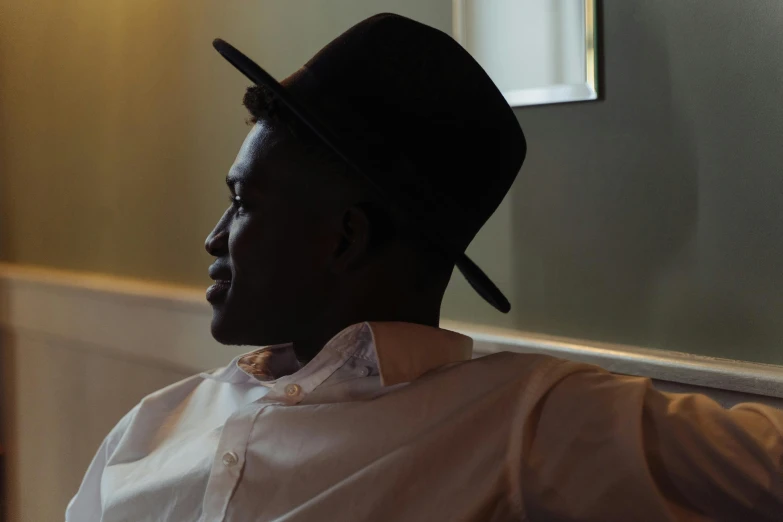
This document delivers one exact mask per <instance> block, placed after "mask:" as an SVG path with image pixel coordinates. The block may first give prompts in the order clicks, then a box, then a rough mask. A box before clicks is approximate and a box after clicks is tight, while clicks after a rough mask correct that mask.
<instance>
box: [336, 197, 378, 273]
mask: <svg viewBox="0 0 783 522" xmlns="http://www.w3.org/2000/svg"><path fill="white" fill-rule="evenodd" d="M369 246H370V218H369V216H368V215H367V212H366V211H365V210H364V209H363V208H362V207H361V206H356V205H355V206H352V207H350V208H348V209H346V210H345V212H344V213H343V216H342V221H341V228H340V237H339V241H338V243H337V246H336V247H335V250H334V253H333V255H332V269H333V270H334V271H335V272H345V271H348V270H351V269H352V268H354V267H356V266H357V265H359V264H360V263H361V262H362V261H363V260H364V259H365V258H366V255H367V253H368V251H369Z"/></svg>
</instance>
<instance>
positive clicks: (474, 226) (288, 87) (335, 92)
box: [213, 14, 527, 312]
mask: <svg viewBox="0 0 783 522" xmlns="http://www.w3.org/2000/svg"><path fill="white" fill-rule="evenodd" d="M213 45H214V47H215V49H217V51H218V52H219V53H220V54H221V55H223V57H224V58H226V59H227V60H228V61H229V62H230V63H231V64H233V65H234V66H235V67H236V68H237V69H239V70H240V71H241V72H242V73H243V74H244V75H245V76H247V77H248V78H249V79H250V80H252V81H253V82H254V83H255V84H257V85H261V86H264V87H265V88H266V89H268V90H269V91H271V93H272V95H273V96H274V97H275V99H276V100H279V101H280V102H282V103H283V104H284V106H285V107H286V108H287V109H288V110H289V112H290V113H292V114H293V115H294V116H295V117H296V118H298V119H299V120H300V123H303V124H304V125H305V126H306V127H308V128H309V129H310V130H311V131H312V132H313V133H314V134H315V135H316V136H317V137H318V138H319V139H320V140H322V141H323V143H324V144H325V145H326V146H328V147H329V148H331V149H332V150H333V151H334V152H335V153H336V154H337V155H338V156H339V157H340V158H341V159H342V160H343V161H344V162H345V163H346V164H347V165H348V166H349V167H350V168H351V169H352V170H354V171H356V172H357V173H358V174H359V175H361V176H362V177H363V178H365V179H366V180H367V182H369V184H370V185H371V186H372V187H374V188H375V189H376V191H377V192H378V193H379V194H381V195H382V196H383V197H384V198H385V199H386V201H387V202H388V203H389V204H390V205H392V206H394V207H395V208H396V209H398V210H399V212H400V213H401V214H402V215H404V216H406V218H407V219H409V220H410V221H411V222H414V223H415V224H416V226H415V229H416V230H417V231H418V233H420V234H421V236H422V237H423V238H424V239H425V240H426V241H428V242H430V243H431V244H433V245H434V246H436V247H437V248H438V249H440V250H442V251H443V252H444V253H445V254H446V255H448V256H449V257H450V259H451V260H452V261H454V263H455V264H456V266H457V267H458V268H459V269H460V271H461V272H462V274H463V275H464V276H465V278H466V279H467V280H468V282H469V283H470V284H471V286H472V287H473V288H474V289H475V290H476V291H477V292H478V293H479V294H480V295H481V296H482V297H483V298H484V299H486V300H487V301H488V302H489V303H490V304H492V305H493V306H494V307H495V308H497V309H498V310H500V311H501V312H508V311H509V310H510V309H511V306H510V304H509V302H508V300H507V299H506V298H505V296H504V295H503V294H502V293H501V292H500V290H498V288H497V287H496V286H495V284H494V283H492V281H491V280H490V279H489V278H488V277H487V276H486V274H484V272H483V271H482V270H481V269H480V268H479V267H478V266H477V265H476V264H475V263H473V261H471V260H470V259H469V258H468V256H467V255H466V254H465V249H466V248H467V247H468V245H469V244H470V242H471V241H472V240H473V238H474V236H475V235H476V233H477V232H478V231H479V229H480V228H481V227H482V226H483V225H484V223H485V222H486V221H487V219H488V218H489V217H490V216H491V215H492V213H493V212H494V211H495V209H497V207H498V205H499V204H500V202H501V201H502V199H503V197H504V196H505V195H506V193H507V192H508V190H509V188H510V187H511V184H512V183H513V181H514V178H515V177H516V175H517V173H518V172H519V169H520V167H521V166H522V162H523V161H524V159H525V153H526V150H527V147H526V143H525V136H524V134H523V133H522V129H521V128H520V126H519V122H518V121H517V119H516V117H515V115H514V113H513V111H512V110H511V108H510V107H509V105H508V103H507V102H506V100H505V99H504V98H503V95H502V94H501V93H500V91H499V90H498V88H497V87H496V86H495V84H494V83H493V82H492V80H491V79H490V78H489V76H488V75H487V73H486V72H484V70H483V69H482V68H481V66H480V65H479V64H478V63H477V62H476V61H475V60H474V59H473V57H472V56H471V55H470V54H469V53H468V52H467V51H466V50H465V49H463V48H462V46H460V45H459V44H458V43H457V42H456V41H455V40H454V39H453V38H451V37H450V36H449V35H447V34H445V33H443V32H442V31H439V30H437V29H434V28H432V27H429V26H427V25H424V24H421V23H419V22H416V21H413V20H410V19H408V18H405V17H403V16H399V15H395V14H379V15H376V16H373V17H371V18H368V19H366V20H364V21H362V22H360V23H358V24H357V25H355V26H353V27H352V28H350V29H348V30H347V31H346V32H345V33H343V34H342V35H340V36H339V37H337V38H336V39H335V40H333V41H332V42H331V43H329V44H328V45H327V46H326V47H324V48H323V49H322V50H321V51H319V52H318V53H317V54H316V55H315V56H314V57H313V58H312V59H311V60H310V61H308V62H307V63H306V64H305V65H304V66H303V67H302V68H301V69H299V70H298V71H297V72H295V73H294V74H292V75H291V76H289V77H288V78H286V79H285V80H283V81H282V82H278V81H276V80H275V79H274V78H272V76H270V75H269V74H268V73H267V72H266V71H264V70H263V69H262V68H261V67H259V66H258V65H256V64H255V63H254V62H253V61H252V60H250V59H249V58H248V57H247V56H245V55H244V54H242V53H241V52H240V51H238V50H237V49H235V48H234V47H232V46H231V45H230V44H228V43H227V42H225V41H223V40H220V39H217V40H215V41H214V42H213Z"/></svg>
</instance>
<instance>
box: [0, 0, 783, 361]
mask: <svg viewBox="0 0 783 522" xmlns="http://www.w3.org/2000/svg"><path fill="white" fill-rule="evenodd" d="M388 10H391V11H395V12H399V13H401V14H405V15H408V16H412V17H413V18H417V19H419V20H421V21H424V22H426V23H429V24H431V25H435V26H437V27H439V28H441V29H444V30H449V28H450V25H451V2H450V1H448V0H428V1H425V0H405V1H400V0H397V1H394V2H392V1H391V0H386V1H380V0H374V1H368V0H328V1H327V0H320V1H317V0H296V1H293V0H260V1H257V2H200V1H197V0H190V1H187V2H186V1H185V0H167V1H165V2H161V1H152V0H133V1H131V0H124V1H100V2H99V1H97V0H56V1H54V0H25V1H15V2H4V3H2V4H0V212H1V213H2V221H1V222H0V255H1V256H2V259H4V260H7V261H12V262H18V263H26V264H35V265H45V266H52V267H58V268H66V269H74V270H82V271H94V272H104V273H111V274H119V275H123V276H130V277H138V278H144V279H153V280H163V281H171V282H177V283H184V284H188V285H199V286H201V285H204V284H205V283H206V267H207V266H208V264H209V257H208V256H207V255H206V254H205V253H204V252H203V247H202V244H203V240H204V237H205V236H206V234H207V233H208V231H209V230H210V229H211V227H212V225H213V222H214V221H215V220H216V219H217V218H218V216H219V215H220V214H221V212H222V210H223V208H224V205H225V190H224V187H223V177H224V175H225V172H226V170H227V168H228V167H229V165H230V164H231V162H232V160H233V157H234V155H235V153H236V150H237V148H238V146H239V144H240V143H241V141H242V139H243V136H244V134H245V133H246V132H247V127H246V126H245V125H244V123H243V120H244V118H245V114H244V109H243V108H242V107H241V103H240V100H241V96H242V93H243V90H244V87H245V85H246V82H245V80H243V78H242V77H241V76H240V75H239V74H237V73H236V72H235V71H233V70H231V68H230V67H229V66H228V65H227V64H226V63H224V62H223V61H222V60H221V59H220V58H219V57H218V56H217V54H216V53H214V52H213V51H212V49H211V46H210V42H211V40H212V38H214V37H215V36H220V37H223V38H225V39H227V40H228V41H230V42H232V43H234V44H235V45H236V46H238V47H239V48H241V49H243V50H245V51H246V52H247V53H248V54H249V55H251V56H253V57H254V58H256V59H257V60H258V61H259V62H260V63H262V64H263V65H265V66H266V67H267V68H268V69H269V71H270V72H271V73H272V74H274V75H276V76H277V77H281V78H282V77H284V76H285V75H287V74H288V73H290V72H292V71H293V70H294V69H295V68H296V67H298V66H299V65H300V64H301V63H303V62H304V61H305V60H306V59H307V58H309V57H310V55H312V54H313V53H314V52H315V51H316V50H317V49H318V48H320V47H321V46H322V45H323V44H325V43H326V42H327V41H329V40H330V39H331V38H332V37H333V36H335V35H336V34H338V33H339V32H340V31H342V30H343V29H345V28H347V27H348V26H350V25H351V24H353V23H354V22H356V21H358V20H360V19H362V18H364V17H366V16H369V15H371V14H374V13H377V12H379V11H388ZM603 22H604V25H603V28H604V35H603V43H604V59H603V63H602V68H603V71H604V76H605V78H604V79H605V82H604V88H605V91H604V92H605V100H603V101H600V102H595V103H581V104H570V105H558V106H547V107H532V108H526V109H518V110H517V114H518V116H519V118H520V121H521V122H522V125H523V127H524V129H525V131H526V134H527V136H528V142H529V150H530V152H529V156H528V161H527V162H526V164H525V167H524V169H523V171H522V176H521V177H520V179H519V180H518V182H517V183H516V185H515V186H514V188H513V190H512V193H511V194H510V196H509V198H507V201H506V202H505V203H504V205H503V206H502V207H501V209H500V210H499V211H498V213H497V214H496V215H495V216H494V217H493V219H492V220H491V221H490V223H489V224H488V225H487V227H485V229H484V230H483V231H482V233H481V234H480V236H479V237H478V238H477V239H476V241H475V242H474V244H473V245H472V246H471V248H470V252H471V253H472V255H473V257H474V258H475V259H476V260H477V261H478V262H479V263H480V264H481V265H482V266H484V267H485V268H486V269H487V271H488V272H489V274H490V275H491V276H492V277H493V278H494V279H495V280H496V281H497V282H498V283H499V286H500V287H501V288H503V289H504V290H505V291H506V292H507V294H508V295H509V298H510V299H511V301H512V304H513V305H514V309H513V310H512V313H511V314H510V315H508V316H503V315H501V314H497V313H495V312H494V311H493V310H492V309H491V308H490V307H489V306H488V305H486V304H485V303H483V302H482V301H481V300H480V298H478V297H477V296H475V295H474V294H473V293H472V292H471V291H470V290H469V288H468V287H467V285H466V284H465V282H464V281H463V280H462V279H461V277H459V276H455V279H454V282H453V284H452V287H451V289H450V291H449V294H448V297H447V302H446V305H445V315H446V316H447V317H449V318H454V319H461V320H467V321H472V322H480V323H485V324H491V325H498V326H510V327H515V328H520V329H525V330H532V331H539V332H547V333H554V334H561V335H567V336H573V337H581V338H588V339H596V340H602V341H613V342H623V343H629V344H637V345H645V346H654V347H661V348H669V349H676V350H682V351H691V352H694V353H709V354H713V355H720V356H730V357H737V358H742V359H748V360H758V361H767V362H777V363H783V355H781V350H780V349H779V347H780V346H781V340H783V321H782V320H780V317H781V316H782V315H783V270H781V269H780V265H781V261H783V212H781V209H782V208H783V177H781V176H780V164H781V163H782V162H783V161H782V160H783V155H782V154H781V147H780V141H781V136H783V104H781V103H780V100H781V99H783V62H781V61H780V59H779V50H780V49H781V48H783V32H781V31H780V30H779V28H780V27H781V26H783V4H781V2H779V0H758V1H756V2H737V1H736V0H693V1H690V2H681V1H678V0H665V1H660V2H646V1H644V0H626V1H623V2H604V13H603ZM522 25H523V24H521V30H523V29H524V28H523V26H522ZM454 109H455V110H459V107H455V108H454Z"/></svg>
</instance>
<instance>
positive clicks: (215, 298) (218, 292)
mask: <svg viewBox="0 0 783 522" xmlns="http://www.w3.org/2000/svg"><path fill="white" fill-rule="evenodd" d="M230 288H231V281H230V280H218V281H215V283H214V284H213V285H212V286H210V287H209V288H207V301H209V302H210V303H212V304H215V303H220V302H222V301H224V300H225V299H226V295H228V290H229V289H230Z"/></svg>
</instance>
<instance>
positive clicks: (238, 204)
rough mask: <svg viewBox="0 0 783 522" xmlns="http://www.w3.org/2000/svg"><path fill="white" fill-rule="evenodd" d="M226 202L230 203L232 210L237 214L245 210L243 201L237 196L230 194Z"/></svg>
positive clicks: (245, 206)
mask: <svg viewBox="0 0 783 522" xmlns="http://www.w3.org/2000/svg"><path fill="white" fill-rule="evenodd" d="M228 200H229V201H230V202H231V206H232V207H233V208H234V210H236V211H237V213H239V214H242V213H244V212H245V211H246V210H247V205H246V204H245V201H244V200H243V199H242V198H240V197H239V196H235V195H234V194H231V195H229V196H228Z"/></svg>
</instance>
